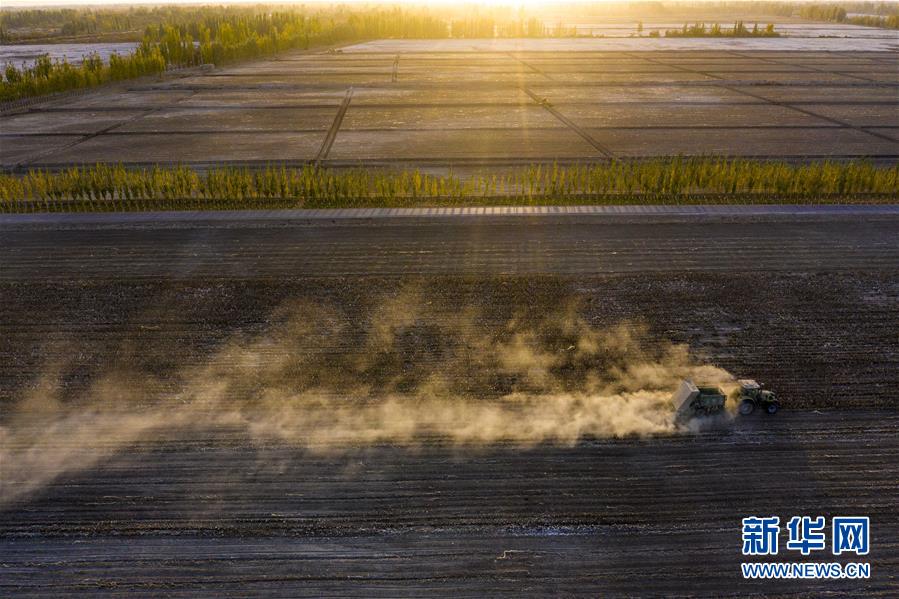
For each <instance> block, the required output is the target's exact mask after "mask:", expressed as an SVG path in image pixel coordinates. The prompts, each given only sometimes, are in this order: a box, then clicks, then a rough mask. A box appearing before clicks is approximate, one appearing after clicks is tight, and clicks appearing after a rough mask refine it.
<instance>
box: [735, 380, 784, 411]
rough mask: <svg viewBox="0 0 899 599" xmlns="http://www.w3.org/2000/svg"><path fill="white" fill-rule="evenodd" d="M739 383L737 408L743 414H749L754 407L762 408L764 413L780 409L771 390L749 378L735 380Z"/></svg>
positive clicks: (754, 409)
mask: <svg viewBox="0 0 899 599" xmlns="http://www.w3.org/2000/svg"><path fill="white" fill-rule="evenodd" d="M737 382H738V383H739V384H740V390H739V395H738V396H737V401H738V402H739V403H738V404H737V410H738V411H739V412H740V414H742V415H743V416H749V415H750V414H752V413H753V412H755V411H756V409H762V410H764V411H765V413H766V414H777V411H778V410H779V409H780V402H779V401H778V400H777V396H776V395H775V394H774V392H773V391H768V390H767V389H762V386H761V385H760V384H759V383H757V382H755V381H753V380H751V379H741V380H739V381H737Z"/></svg>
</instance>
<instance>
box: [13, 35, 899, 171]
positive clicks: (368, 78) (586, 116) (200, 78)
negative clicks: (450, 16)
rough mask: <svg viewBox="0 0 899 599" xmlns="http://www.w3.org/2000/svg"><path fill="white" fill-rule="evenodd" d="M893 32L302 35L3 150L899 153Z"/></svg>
mask: <svg viewBox="0 0 899 599" xmlns="http://www.w3.org/2000/svg"><path fill="white" fill-rule="evenodd" d="M858 30H861V31H868V32H874V33H878V34H883V31H882V30H877V29H868V28H855V29H854V30H853V31H858ZM886 36H887V37H886V38H884V39H859V38H843V37H835V38H817V37H813V38H790V37H786V38H774V39H738V40H728V39H673V38H672V39H661V40H652V39H648V38H641V39H636V38H623V39H622V38H618V39H600V38H595V39H559V40H552V39H544V40H381V41H374V42H370V43H364V44H357V45H354V46H350V47H346V48H344V49H342V50H341V52H340V53H333V54H328V53H321V52H317V53H302V52H295V53H292V54H287V55H284V56H282V57H279V58H277V59H268V60H261V61H256V62H252V63H247V64H240V65H235V66H229V67H224V68H220V69H215V70H212V71H209V72H194V73H181V74H180V75H171V76H168V77H166V78H164V79H159V80H156V81H152V80H142V81H137V82H128V83H124V84H122V85H120V86H118V87H116V88H107V89H103V90H98V91H94V92H91V93H87V94H84V95H82V96H77V97H74V98H66V99H63V100H57V101H52V102H44V103H40V104H35V105H33V106H31V107H29V108H24V109H19V110H17V111H14V112H13V113H9V112H8V113H6V114H3V115H2V116H0V167H2V168H4V169H6V170H12V171H15V172H23V171H27V170H28V169H29V168H35V167H46V168H64V167H65V166H67V165H70V164H93V163H96V162H124V163H127V164H132V165H153V164H190V165H193V166H196V167H205V166H210V165H217V164H230V165H249V166H264V165H266V164H268V163H271V162H279V163H280V162H286V163H290V164H304V163H308V162H312V161H315V162H317V163H318V164H322V165H324V166H332V167H349V166H359V165H374V166H386V167H419V168H429V169H437V170H440V171H442V172H446V170H448V169H450V168H454V169H457V170H458V169H464V168H467V167H470V166H472V165H475V166H497V165H499V166H508V165H517V164H522V163H534V162H539V163H553V162H557V163H580V162H590V161H598V160H606V159H608V158H620V159H630V158H647V157H663V156H706V155H714V156H743V157H764V158H772V159H787V160H793V161H803V160H809V159H814V158H832V159H846V158H860V157H866V158H869V159H871V160H875V161H878V162H881V163H892V162H894V161H895V160H896V159H897V157H899V133H897V132H899V120H897V114H899V111H897V107H899V87H897V86H899V78H897V73H899V58H897V56H899V53H897V44H896V40H895V36H890V34H889V33H887V34H886ZM860 48H864V50H861V49H860Z"/></svg>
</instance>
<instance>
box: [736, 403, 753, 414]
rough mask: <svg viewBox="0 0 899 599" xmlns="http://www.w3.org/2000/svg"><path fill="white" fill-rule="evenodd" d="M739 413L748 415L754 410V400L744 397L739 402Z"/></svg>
mask: <svg viewBox="0 0 899 599" xmlns="http://www.w3.org/2000/svg"><path fill="white" fill-rule="evenodd" d="M739 410H740V414H742V415H743V416H749V415H750V414H752V413H753V412H755V402H754V401H752V400H751V399H744V400H743V401H741V402H740V407H739Z"/></svg>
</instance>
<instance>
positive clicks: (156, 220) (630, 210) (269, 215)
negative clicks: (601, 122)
mask: <svg viewBox="0 0 899 599" xmlns="http://www.w3.org/2000/svg"><path fill="white" fill-rule="evenodd" d="M535 216H536V217H585V216H586V217H627V216H635V217H645V218H647V219H649V220H652V219H653V217H689V218H695V219H703V218H712V219H714V218H729V217H739V218H756V217H759V218H761V217H783V218H786V219H794V218H801V217H822V218H833V217H861V218H865V217H875V218H876V217H890V218H892V217H899V204H886V205H875V204H870V205H800V204H795V205H789V204H783V205H775V204H772V205H755V206H753V205H745V204H744V205H739V204H736V205H728V206H720V205H693V206H666V205H643V206H628V205H623V206H469V207H457V208H336V209H331V208H320V209H284V210H221V211H206V210H203V211H176V212H129V213H82V214H61V213H40V214H0V228H9V227H16V226H20V225H26V226H27V225H48V226H52V225H60V226H69V225H72V226H77V225H100V226H102V225H113V226H118V225H129V224H154V225H156V224H158V225H160V226H163V225H165V224H176V223H194V222H198V221H202V222H230V221H240V222H247V221H281V222H284V221H292V220H297V221H307V220H308V221H321V222H327V221H334V220H390V219H447V218H449V219H456V218H467V217H479V218H482V217H522V218H529V217H535Z"/></svg>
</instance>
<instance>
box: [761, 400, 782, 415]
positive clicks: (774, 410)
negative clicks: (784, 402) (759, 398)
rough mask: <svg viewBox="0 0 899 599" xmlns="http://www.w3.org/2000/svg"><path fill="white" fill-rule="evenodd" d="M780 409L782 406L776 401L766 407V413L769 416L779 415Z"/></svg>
mask: <svg viewBox="0 0 899 599" xmlns="http://www.w3.org/2000/svg"><path fill="white" fill-rule="evenodd" d="M779 409H780V404H779V403H777V402H776V401H772V402H771V403H769V404H768V405H767V406H765V411H766V412H768V413H769V414H777V410H779Z"/></svg>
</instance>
